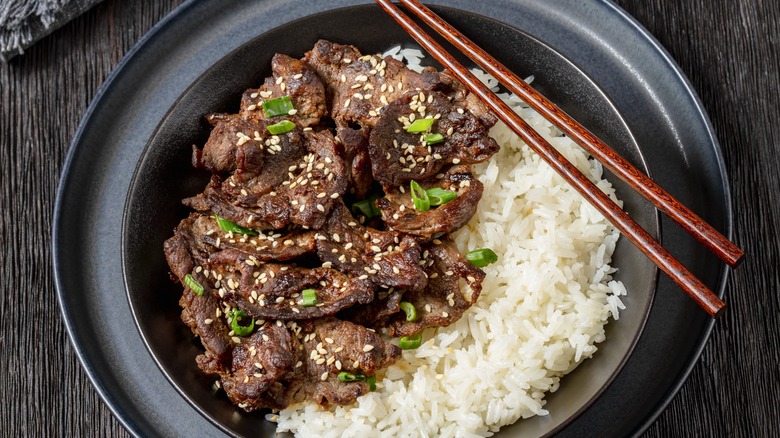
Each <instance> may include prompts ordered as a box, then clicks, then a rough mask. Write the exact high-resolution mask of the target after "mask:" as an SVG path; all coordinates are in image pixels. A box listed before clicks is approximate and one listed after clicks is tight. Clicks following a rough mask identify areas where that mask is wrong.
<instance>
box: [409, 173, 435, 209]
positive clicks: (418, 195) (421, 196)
mask: <svg viewBox="0 0 780 438" xmlns="http://www.w3.org/2000/svg"><path fill="white" fill-rule="evenodd" d="M410 187H411V189H412V201H414V206H415V207H416V208H417V209H418V210H420V211H428V210H430V209H431V201H430V199H428V192H426V191H425V190H423V188H422V187H420V184H418V183H417V181H414V180H412V182H411V184H410Z"/></svg>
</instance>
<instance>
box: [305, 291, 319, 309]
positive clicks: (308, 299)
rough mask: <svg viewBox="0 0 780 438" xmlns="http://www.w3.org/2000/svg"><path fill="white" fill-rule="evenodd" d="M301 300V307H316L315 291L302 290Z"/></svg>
mask: <svg viewBox="0 0 780 438" xmlns="http://www.w3.org/2000/svg"><path fill="white" fill-rule="evenodd" d="M301 295H302V296H303V298H302V299H301V306H303V307H311V306H316V305H317V291H315V290H314V289H304V290H302V291H301Z"/></svg>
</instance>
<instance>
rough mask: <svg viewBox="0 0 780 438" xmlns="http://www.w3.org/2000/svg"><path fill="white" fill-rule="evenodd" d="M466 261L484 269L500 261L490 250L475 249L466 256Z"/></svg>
mask: <svg viewBox="0 0 780 438" xmlns="http://www.w3.org/2000/svg"><path fill="white" fill-rule="evenodd" d="M466 260H468V261H470V262H471V264H472V265H474V266H476V267H478V268H484V267H485V266H487V265H489V264H491V263H495V262H496V261H498V256H497V255H496V253H494V252H493V250H492V249H490V248H482V249H475V250H474V251H471V252H470V253H468V254H466Z"/></svg>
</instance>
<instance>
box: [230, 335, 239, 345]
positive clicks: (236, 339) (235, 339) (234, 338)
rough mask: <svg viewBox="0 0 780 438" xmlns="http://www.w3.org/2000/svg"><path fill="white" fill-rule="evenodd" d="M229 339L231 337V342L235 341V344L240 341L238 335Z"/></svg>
mask: <svg viewBox="0 0 780 438" xmlns="http://www.w3.org/2000/svg"><path fill="white" fill-rule="evenodd" d="M230 339H231V340H232V341H233V342H235V343H236V344H240V343H241V338H239V337H238V336H233V337H232V338H230Z"/></svg>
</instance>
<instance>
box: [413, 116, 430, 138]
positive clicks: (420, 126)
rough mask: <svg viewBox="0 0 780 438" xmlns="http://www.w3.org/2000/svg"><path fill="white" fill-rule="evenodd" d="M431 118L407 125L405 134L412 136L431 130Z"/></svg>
mask: <svg viewBox="0 0 780 438" xmlns="http://www.w3.org/2000/svg"><path fill="white" fill-rule="evenodd" d="M433 122H434V120H433V118H432V117H428V118H425V119H417V120H415V121H414V122H412V124H411V125H409V127H408V128H406V132H409V133H412V134H418V133H420V132H425V131H427V130H429V129H431V126H433Z"/></svg>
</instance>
